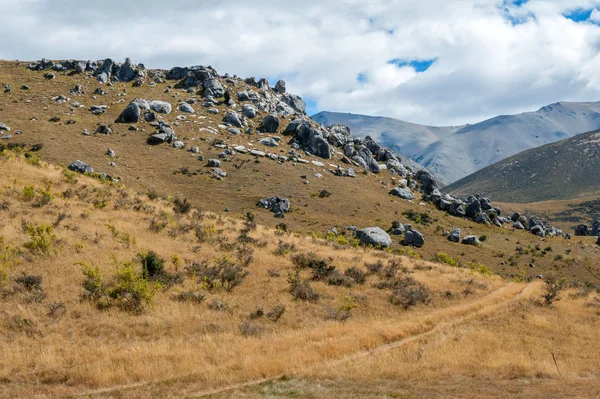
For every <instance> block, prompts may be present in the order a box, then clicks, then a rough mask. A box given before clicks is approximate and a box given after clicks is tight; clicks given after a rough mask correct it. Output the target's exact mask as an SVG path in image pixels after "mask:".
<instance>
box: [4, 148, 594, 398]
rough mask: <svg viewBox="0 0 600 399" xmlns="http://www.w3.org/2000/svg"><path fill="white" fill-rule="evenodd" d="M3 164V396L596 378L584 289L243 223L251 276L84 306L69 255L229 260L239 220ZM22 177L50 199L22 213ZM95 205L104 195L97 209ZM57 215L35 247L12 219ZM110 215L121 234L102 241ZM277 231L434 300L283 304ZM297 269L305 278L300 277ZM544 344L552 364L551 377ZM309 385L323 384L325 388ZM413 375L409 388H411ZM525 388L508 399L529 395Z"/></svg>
mask: <svg viewBox="0 0 600 399" xmlns="http://www.w3.org/2000/svg"><path fill="white" fill-rule="evenodd" d="M0 167H1V169H2V170H3V171H5V172H6V174H5V175H4V176H5V179H3V185H2V191H1V192H0V203H1V204H2V211H0V212H2V223H1V224H0V235H2V236H3V237H4V245H10V246H12V247H15V248H18V249H19V254H18V256H17V257H16V258H14V259H13V260H12V261H11V265H12V268H11V272H12V275H11V277H10V279H9V280H8V281H7V282H6V284H5V285H3V286H2V288H1V293H2V295H1V296H0V314H1V315H2V318H1V322H0V340H2V342H3V345H1V346H0V358H1V359H2V360H3V361H2V362H0V380H1V381H2V382H3V383H2V385H0V397H11V398H12V397H34V396H36V397H70V396H71V395H75V394H82V393H86V392H87V393H88V394H86V395H84V396H87V397H98V398H100V397H101V398H107V397H132V398H146V397H196V396H199V395H200V394H201V393H205V392H206V391H207V390H211V389H214V388H218V387H223V386H227V385H229V384H235V383H239V382H245V381H248V380H253V379H260V378H264V377H276V376H279V375H287V376H291V377H292V378H293V381H295V382H289V383H288V384H293V385H292V388H290V389H289V390H286V389H287V388H285V383H284V387H283V388H282V389H283V390H284V393H283V394H279V393H278V392H279V391H278V389H279V388H277V387H278V386H279V385H278V384H280V383H278V382H276V383H275V385H274V388H268V389H269V390H270V391H268V392H267V394H265V393H264V392H263V393H261V391H260V389H261V386H258V388H248V389H249V390H251V391H252V390H256V389H258V390H259V391H258V393H257V394H256V395H255V396H257V397H263V396H267V397H270V396H291V397H323V396H329V395H330V394H331V395H338V397H340V396H339V395H341V394H342V393H343V392H348V390H350V391H351V392H352V394H353V395H355V397H360V396H363V397H364V396H367V397H370V396H374V395H375V394H378V393H379V392H381V389H382V388H381V387H382V386H385V387H388V388H386V389H385V391H386V392H388V393H389V395H388V396H392V394H394V395H395V393H394V392H400V393H402V392H404V393H402V395H405V397H422V395H424V394H425V392H426V393H427V397H448V396H449V393H452V392H455V391H454V390H455V389H457V388H456V386H457V384H459V383H460V384H461V385H460V386H461V387H467V393H466V394H463V396H462V397H478V396H479V395H478V394H477V392H487V393H489V394H490V395H492V396H494V395H498V394H500V393H501V392H504V391H505V387H506V385H507V384H511V382H510V381H514V380H515V379H518V380H521V381H523V380H527V381H529V382H531V383H532V384H534V386H539V387H540V392H548V390H550V391H551V392H553V394H554V396H553V397H571V396H568V395H570V394H572V393H573V391H572V387H575V386H576V387H580V386H581V384H586V383H587V381H589V380H590V379H596V378H598V374H597V373H598V367H597V365H598V360H600V352H598V346H597V345H595V342H597V340H598V339H599V338H600V337H599V336H598V331H600V330H599V329H598V327H599V324H598V323H599V322H600V321H599V319H598V311H597V304H598V302H599V300H598V299H597V298H598V295H597V294H596V293H590V292H589V291H585V292H583V294H582V296H581V295H580V296H579V297H577V298H571V297H570V296H568V295H567V294H566V293H564V294H563V301H561V302H558V303H557V304H556V305H554V306H552V307H550V308H548V307H541V306H539V305H537V303H538V301H539V300H538V299H537V298H539V296H540V294H541V285H540V284H539V283H534V284H529V285H525V284H517V283H508V282H506V281H504V280H501V279H499V278H498V277H493V276H482V275H479V274H477V273H473V272H470V271H468V270H464V269H458V268H454V267H450V266H446V265H440V264H431V263H428V262H423V261H415V260H413V259H409V258H404V257H399V256H397V255H393V254H389V253H387V252H381V251H373V250H365V249H359V248H351V247H339V246H337V245H334V244H332V243H329V242H326V241H322V240H318V239H314V238H310V237H303V236H294V235H291V234H285V235H278V234H276V232H275V231H274V230H271V229H269V228H265V227H261V226H259V227H258V229H257V230H256V231H253V232H251V233H250V236H251V237H255V238H257V239H258V240H259V242H258V243H257V244H256V245H251V246H250V247H251V248H252V250H253V251H254V260H253V261H252V262H251V263H250V265H249V266H248V267H247V268H246V270H247V271H248V272H249V273H250V274H249V275H248V277H247V278H246V279H245V280H244V281H243V282H242V284H241V285H240V286H239V287H236V288H235V289H234V290H233V291H232V292H230V293H228V292H225V291H224V290H219V289H217V290H215V291H206V290H203V289H202V288H201V287H200V286H199V285H197V284H196V283H194V281H193V279H191V278H189V277H185V278H184V281H183V283H182V284H181V285H178V286H175V287H173V288H170V289H162V290H160V291H159V292H158V293H157V295H156V297H155V299H154V305H153V307H152V308H148V309H146V311H145V312H144V313H143V314H142V315H140V316H135V315H132V314H130V313H127V312H124V311H121V310H119V309H117V308H114V307H113V308H109V309H107V310H103V311H102V310H98V309H96V308H95V307H94V306H92V304H90V303H89V302H87V301H82V300H81V293H82V285H81V283H82V281H83V275H82V273H81V266H80V265H78V264H77V263H78V262H89V263H92V264H95V265H98V266H99V267H100V269H101V271H102V273H103V274H104V275H105V278H106V279H107V280H110V276H112V275H113V274H114V272H115V268H114V266H113V265H112V264H111V258H112V256H113V255H114V256H115V257H116V258H117V259H119V260H122V261H126V260H130V259H133V258H134V257H135V256H136V254H137V253H138V252H139V251H140V250H144V249H145V250H155V251H156V252H158V254H159V255H160V256H162V257H164V258H166V259H169V258H170V257H171V256H172V255H174V254H177V255H178V257H179V258H180V259H181V260H182V262H183V264H182V265H181V266H179V267H178V268H177V267H176V266H175V265H174V264H170V263H169V262H167V269H168V271H169V272H175V271H176V270H177V269H178V270H180V271H181V270H182V269H183V265H185V264H186V263H189V262H191V261H200V260H206V261H214V260H215V259H220V258H222V257H223V256H228V257H229V258H231V259H235V257H236V246H235V245H234V246H233V247H229V246H228V245H227V244H234V243H236V237H237V236H238V235H239V231H240V229H241V228H242V227H243V225H242V223H241V221H240V220H238V219H235V218H230V217H223V216H218V215H215V214H210V213H205V214H199V213H198V212H196V211H192V212H190V213H189V214H188V215H185V216H182V215H177V214H174V213H173V211H172V206H171V204H169V203H168V202H166V201H164V200H157V201H148V200H147V199H145V198H142V197H137V196H136V195H135V194H134V193H131V192H129V191H127V190H124V189H122V188H118V187H113V186H112V185H107V184H101V183H99V182H97V181H94V180H91V179H89V178H86V177H77V178H76V179H73V177H72V176H71V177H69V174H67V176H65V175H64V174H63V172H62V170H61V169H60V168H54V167H53V166H48V165H43V164H42V166H40V167H36V166H32V165H29V164H28V163H26V162H24V160H23V158H20V157H16V156H15V155H14V154H11V153H5V154H4V155H3V156H2V161H1V165H0ZM25 186H34V187H36V189H37V190H38V192H39V190H40V189H42V188H43V187H50V192H51V193H52V195H53V196H54V199H53V201H52V202H51V203H49V204H46V205H44V206H41V207H35V206H33V204H34V203H35V199H34V200H33V201H31V200H28V199H27V198H26V197H25V194H24V190H23V188H24V187H25ZM69 190H70V191H69ZM61 193H70V194H72V195H68V194H67V196H66V197H65V195H62V194H61ZM98 200H100V201H102V200H106V201H108V202H107V203H106V206H104V207H102V208H98V207H97V206H94V203H96V204H98V203H100V202H99V201H98ZM61 214H64V218H63V219H62V221H61V222H60V223H58V224H57V226H56V227H55V228H54V229H53V231H52V233H53V234H54V235H55V236H56V237H55V241H53V247H52V250H51V251H50V252H49V253H48V254H41V253H36V252H32V251H31V250H29V249H27V248H26V244H27V242H29V237H28V235H27V233H26V232H24V231H23V228H22V226H23V223H24V222H25V223H31V224H34V225H41V224H46V225H50V224H52V223H55V222H56V221H57V220H58V219H59V216H60V215H61ZM153 219H164V220H167V221H168V226H167V227H165V228H164V230H162V231H161V232H154V231H152V230H150V228H149V226H150V224H151V222H152V220H153ZM109 225H111V226H114V228H115V229H116V231H118V232H119V234H117V235H116V236H115V235H112V234H111V232H110V228H109ZM198 226H202V227H204V228H205V229H206V231H210V232H211V233H210V237H209V238H208V239H207V240H204V241H202V242H199V241H198V239H197V238H196V237H195V236H194V232H193V231H194V228H195V227H198ZM188 229H191V230H189V231H186V230H188ZM125 233H127V234H128V236H126V235H124V234H125ZM124 237H128V238H127V239H125V238H124ZM279 240H283V241H284V242H287V243H293V244H295V245H296V247H297V249H298V253H306V252H308V251H315V252H317V253H318V254H319V255H320V256H322V257H331V258H332V259H333V264H334V265H335V266H336V267H337V268H338V269H339V270H344V269H346V268H348V267H350V266H357V267H359V268H360V269H362V270H365V264H367V263H372V262H375V261H378V260H381V261H383V262H385V263H388V262H390V261H393V260H395V261H399V262H401V264H402V266H403V268H404V271H402V272H401V274H402V275H410V276H412V277H413V278H415V279H417V280H418V281H420V282H422V283H423V284H425V285H426V286H427V288H428V289H429V290H430V293H431V302H430V303H429V304H428V305H426V306H423V305H420V306H417V307H415V308H412V309H410V310H408V311H406V310H403V309H402V308H401V307H396V306H392V305H391V304H390V303H389V296H390V292H389V291H387V290H379V289H376V288H375V287H374V284H375V283H377V282H378V281H379V280H380V278H379V277H377V276H370V277H368V280H367V282H366V284H364V285H355V286H354V287H352V288H344V287H334V286H329V285H326V284H325V283H322V282H313V283H312V285H313V287H314V288H315V289H316V290H317V292H319V293H320V294H321V299H320V301H319V302H318V303H306V302H303V301H297V300H293V299H292V297H291V296H290V294H289V291H288V289H289V285H288V284H287V282H286V276H287V274H288V273H289V272H291V271H292V270H293V265H292V262H291V261H290V258H289V255H286V256H283V257H281V256H276V255H274V254H273V252H272V251H273V250H274V249H276V248H277V246H278V244H277V243H278V241H279ZM136 267H137V268H138V269H139V267H140V266H139V265H137V266H136ZM269 270H272V271H273V270H274V271H276V272H278V273H279V277H274V276H273V273H268V271H269ZM24 273H26V274H35V275H41V276H42V278H43V282H42V288H43V292H40V291H35V290H34V291H32V292H29V291H27V290H25V289H24V288H23V287H22V285H20V284H18V283H16V282H15V278H17V277H19V276H22V275H23V274H24ZM303 275H304V276H305V277H309V274H308V273H307V272H306V271H305V272H303ZM188 289H191V290H194V291H196V292H203V293H204V294H205V295H206V298H205V300H204V301H203V302H202V303H200V304H192V303H181V302H179V301H175V300H173V299H172V296H173V295H174V294H176V293H177V292H179V291H181V290H188ZM572 293H575V291H572ZM349 297H354V298H356V300H357V303H356V304H358V307H356V308H354V309H352V311H351V314H352V317H351V318H350V319H349V320H348V321H346V322H345V323H340V322H337V321H331V320H325V315H326V313H327V308H333V309H336V308H339V307H340V306H342V305H343V304H344V303H345V302H346V301H347V299H345V298H349ZM215 299H218V300H220V301H224V302H227V303H228V304H229V308H228V310H227V311H225V312H218V311H214V310H210V309H209V306H208V304H210V303H212V302H213V301H214V300H215ZM55 303H62V304H63V305H64V308H63V310H62V311H60V312H56V313H52V312H51V311H50V309H51V307H52V304H55ZM278 304H280V305H283V306H285V307H286V312H285V313H284V315H283V317H282V318H281V319H280V320H279V321H278V322H276V323H275V322H271V321H267V320H265V319H264V318H261V319H258V320H249V314H250V313H251V312H253V311H255V310H256V309H257V308H258V307H263V308H264V309H265V310H270V309H271V308H273V307H274V306H276V305H278ZM588 304H592V305H594V306H589V305H588ZM244 321H246V322H249V323H250V325H251V326H254V327H257V328H259V329H261V330H262V331H263V333H262V335H259V336H249V337H248V336H243V335H242V334H241V330H240V329H239V326H240V325H241V324H242V323H243V322H244ZM419 334H421V335H419ZM405 337H415V340H414V341H407V342H406V344H405V345H401V346H398V347H397V348H394V347H389V348H386V347H385V346H384V347H382V350H381V351H379V352H375V353H374V354H373V355H368V353H365V355H368V356H355V355H354V354H357V353H361V351H364V350H369V349H373V348H378V347H381V345H385V344H388V343H393V342H394V341H397V340H399V339H402V338H405ZM551 352H555V353H556V355H557V356H558V359H559V360H558V361H559V364H560V367H561V372H562V379H561V380H560V385H559V386H557V384H556V381H557V380H556V379H557V378H559V376H558V374H557V372H556V371H555V366H554V364H553V362H552V360H551V357H550V353H551ZM321 379H325V380H326V381H329V382H327V383H326V384H325V385H324V386H323V385H322V384H320V383H319V382H318V381H319V380H321ZM415 379H418V380H419V381H421V382H419V383H413V382H411V381H414V380H415ZM288 380H289V377H288ZM373 381H382V382H381V383H376V384H375V383H373ZM386 381H389V382H386ZM394 381H395V382H394ZM400 381H403V383H401V382H400ZM425 381H436V382H435V385H434V387H436V388H428V389H427V390H425V391H419V390H418V387H419V386H420V384H422V383H424V382H425ZM595 381H596V380H595ZM129 384H141V385H133V386H131V385H129ZM332 384H333V385H332ZM398 384H401V386H399V385H398ZM518 384H520V383H517V386H518ZM269 386H273V385H272V384H271V385H269ZM269 386H268V387H269ZM359 386H360V388H358V387H359ZM352 387H356V389H354V388H352ZM402 387H404V388H402ZM403 390H404V391H403ZM271 391H273V392H274V393H273V394H271V393H270V392H271ZM289 391H295V393H293V392H292V393H289ZM94 392H96V393H94ZM286 392H288V393H286ZM406 392H408V393H406ZM410 392H412V394H410ZM250 393H252V392H250ZM250 393H249V395H250ZM469 393H471V394H469ZM529 393H531V395H523V396H521V397H536V396H537V397H539V395H536V394H535V392H533V393H532V392H529ZM230 394H231V392H225V393H224V394H223V395H230ZM252 395H254V394H253V393H252ZM252 395H251V396H250V397H254V396H252ZM221 396H222V395H221V394H216V395H214V397H221ZM233 397H239V395H238V396H236V395H235V394H234V396H233ZM332 397H335V396H332ZM347 397H352V396H347ZM392 397H393V396H392ZM401 397H402V396H401Z"/></svg>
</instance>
